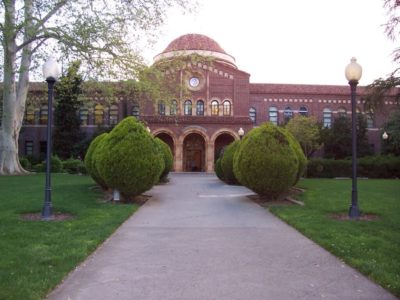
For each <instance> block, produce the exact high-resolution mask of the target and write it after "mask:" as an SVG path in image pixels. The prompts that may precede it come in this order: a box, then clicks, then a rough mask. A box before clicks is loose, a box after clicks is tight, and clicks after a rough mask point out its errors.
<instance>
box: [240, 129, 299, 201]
mask: <svg viewBox="0 0 400 300" xmlns="http://www.w3.org/2000/svg"><path fill="white" fill-rule="evenodd" d="M290 139H291V138H290V136H289V135H288V134H287V132H286V130H285V129H283V128H280V127H278V126H275V125H273V124H271V123H265V124H263V125H261V126H260V127H258V128H255V129H253V130H251V131H250V132H249V133H248V134H247V135H246V136H245V137H244V139H243V140H242V141H241V143H240V146H239V148H238V149H237V150H236V153H235V155H234V158H233V170H234V174H235V176H236V178H237V179H238V181H239V182H240V183H241V184H243V185H244V186H246V187H248V188H250V189H251V190H253V191H255V192H256V193H258V194H261V195H264V196H267V197H271V198H273V199H276V198H279V197H280V196H281V195H283V194H284V193H285V192H286V191H287V190H288V189H289V188H290V187H291V186H292V185H293V184H294V183H295V182H296V178H297V176H298V173H299V158H298V154H297V152H296V150H294V149H293V147H292V144H293V143H292V141H291V140H290Z"/></svg>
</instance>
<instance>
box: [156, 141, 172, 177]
mask: <svg viewBox="0 0 400 300" xmlns="http://www.w3.org/2000/svg"><path fill="white" fill-rule="evenodd" d="M155 142H156V143H157V146H158V148H159V151H160V153H161V155H162V159H163V160H164V170H163V171H162V173H161V175H160V181H165V180H166V179H167V177H168V173H169V172H170V171H171V170H172V167H173V163H174V157H173V155H172V152H171V149H170V148H169V146H168V145H167V144H166V143H164V142H163V141H162V140H160V139H159V138H155Z"/></svg>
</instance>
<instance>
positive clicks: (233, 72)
mask: <svg viewBox="0 0 400 300" xmlns="http://www.w3.org/2000/svg"><path fill="white" fill-rule="evenodd" d="M191 54H197V55H201V56H207V57H212V58H213V59H212V63H196V64H192V63H188V64H187V65H186V66H185V67H184V68H182V69H181V70H178V71H177V72H179V74H180V77H181V79H182V82H183V84H185V85H186V87H187V89H188V90H189V91H190V96H188V97H183V98H182V97H181V98H180V97H177V98H176V99H171V100H169V101H168V102H160V103H146V104H139V103H138V102H137V101H135V100H134V99H129V97H124V96H121V97H119V98H118V99H116V101H115V103H114V104H111V105H105V103H104V101H102V98H101V97H100V96H99V97H97V96H95V95H93V97H92V99H91V100H92V101H91V102H90V105H86V106H85V107H82V109H81V111H80V118H81V121H82V127H81V128H82V130H84V131H86V132H87V133H89V134H91V133H93V131H94V130H95V129H96V128H97V127H98V126H99V125H106V126H110V125H111V126H112V125H115V124H116V123H117V122H118V121H119V120H120V119H121V118H123V117H124V116H127V115H134V116H136V117H139V119H140V120H142V121H144V122H146V123H147V125H148V126H149V128H150V130H151V132H152V134H153V135H155V136H157V137H159V138H161V139H162V140H164V141H165V142H166V143H168V145H169V146H170V147H171V150H172V152H173V154H174V169H175V170H176V171H212V170H213V168H214V161H215V159H216V157H217V155H218V153H219V152H220V151H221V149H222V148H223V147H224V146H225V145H227V144H229V143H231V142H232V141H234V140H237V139H239V135H238V130H239V129H240V128H242V129H243V130H244V132H245V133H246V132H248V131H249V130H251V129H252V128H253V127H254V126H258V125H260V124H261V123H263V122H266V121H270V122H272V123H275V124H284V123H285V122H286V121H287V120H288V119H290V118H292V117H294V116H295V115H298V114H300V115H304V116H311V115H313V116H316V117H317V118H318V119H319V120H320V121H321V122H322V123H323V124H324V126H327V127H330V126H331V124H332V123H333V122H334V119H335V118H336V117H337V116H339V115H346V114H347V115H351V106H350V105H351V104H350V88H349V86H346V85H344V86H328V85H296V84H268V83H265V84H259V83H257V84H254V83H251V82H250V74H249V73H247V72H245V71H242V70H239V69H238V68H237V66H236V62H235V59H234V57H233V56H231V55H230V54H228V53H227V52H225V51H224V50H223V49H222V48H221V46H220V45H219V44H218V43H217V42H216V41H214V40H212V39H211V38H209V37H207V36H204V35H200V34H187V35H183V36H181V37H179V38H177V39H175V40H173V41H172V42H171V43H170V44H169V45H168V46H167V48H166V49H165V50H164V51H163V52H162V53H160V54H158V55H156V56H155V58H154V62H155V63H157V62H160V61H163V60H168V59H173V58H174V57H176V56H182V55H191ZM38 90H40V88H39V84H33V85H32V89H31V93H30V96H29V97H28V98H29V101H30V102H31V103H36V106H35V105H28V106H27V110H26V117H25V125H24V127H23V130H22V132H21V136H20V152H21V154H23V155H26V154H31V155H38V154H39V153H40V152H44V151H45V145H46V142H45V139H46V125H45V124H46V122H47V106H46V102H45V101H46V97H45V94H43V92H41V93H39V92H37V91H38ZM41 90H43V88H41ZM35 91H36V92H35ZM395 93H397V90H396V91H393V94H389V95H388V96H387V99H386V101H385V108H384V110H383V111H382V112H380V113H379V114H374V113H372V112H365V111H363V96H364V95H365V88H363V87H359V88H358V89H357V107H358V111H359V112H360V113H364V114H365V116H366V118H367V123H368V139H369V143H370V145H371V147H373V149H374V151H375V152H376V153H379V151H380V145H381V143H380V135H381V130H380V129H381V128H382V126H383V124H384V121H385V119H386V118H387V113H388V112H389V111H390V110H392V109H393V108H394V106H395V105H396V104H395V102H394V96H395ZM41 101H43V104H42V105H37V103H39V104H40V103H41Z"/></svg>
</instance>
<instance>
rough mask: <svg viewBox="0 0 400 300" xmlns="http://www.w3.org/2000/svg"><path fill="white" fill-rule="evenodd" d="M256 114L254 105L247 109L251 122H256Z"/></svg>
mask: <svg viewBox="0 0 400 300" xmlns="http://www.w3.org/2000/svg"><path fill="white" fill-rule="evenodd" d="M256 116H257V111H256V109H255V108H254V107H250V109H249V117H250V119H251V120H252V121H253V124H256V121H257V119H256Z"/></svg>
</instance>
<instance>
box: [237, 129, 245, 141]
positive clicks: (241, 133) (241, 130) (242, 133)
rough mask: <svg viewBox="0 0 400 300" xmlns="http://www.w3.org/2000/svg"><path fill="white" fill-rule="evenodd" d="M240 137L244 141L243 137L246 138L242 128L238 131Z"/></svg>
mask: <svg viewBox="0 0 400 300" xmlns="http://www.w3.org/2000/svg"><path fill="white" fill-rule="evenodd" d="M238 135H239V138H240V139H242V137H243V136H244V130H243V128H242V127H240V129H239V130H238Z"/></svg>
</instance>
